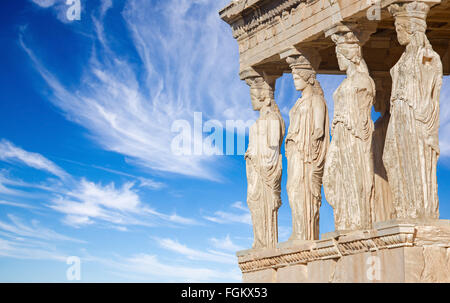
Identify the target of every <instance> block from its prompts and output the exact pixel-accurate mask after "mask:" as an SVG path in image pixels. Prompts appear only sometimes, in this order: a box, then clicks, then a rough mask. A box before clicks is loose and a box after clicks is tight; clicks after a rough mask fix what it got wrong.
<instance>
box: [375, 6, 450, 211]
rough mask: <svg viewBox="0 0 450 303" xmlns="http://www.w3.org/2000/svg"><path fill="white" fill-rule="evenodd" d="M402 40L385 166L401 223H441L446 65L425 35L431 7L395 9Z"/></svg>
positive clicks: (394, 73)
mask: <svg viewBox="0 0 450 303" xmlns="http://www.w3.org/2000/svg"><path fill="white" fill-rule="evenodd" d="M389 11H390V12H391V14H393V15H394V17H395V27H396V30H397V38H398V41H399V43H400V44H401V45H405V46H406V49H405V52H404V53H403V55H402V56H401V58H400V60H399V61H398V62H397V64H395V66H394V67H393V68H392V69H391V77H392V93H391V108H390V114H391V116H390V120H389V125H388V128H387V133H386V141H385V146H384V152H383V162H384V164H385V167H386V171H387V174H388V179H389V185H390V188H391V190H392V195H393V201H394V207H395V212H396V217H397V218H434V219H437V218H439V200H438V191H437V179H436V166H437V161H438V157H439V97H440V90H441V86H442V63H441V59H440V57H439V55H438V54H437V53H436V52H435V51H434V50H433V48H432V46H431V44H430V43H429V41H428V39H427V37H426V35H425V31H426V28H427V24H426V15H427V13H428V11H429V7H428V5H427V4H425V3H422V2H411V3H406V4H393V5H392V6H390V7H389Z"/></svg>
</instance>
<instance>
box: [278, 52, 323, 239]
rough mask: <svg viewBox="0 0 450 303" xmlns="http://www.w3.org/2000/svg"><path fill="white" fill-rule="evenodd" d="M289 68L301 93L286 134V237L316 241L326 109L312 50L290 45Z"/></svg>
mask: <svg viewBox="0 0 450 303" xmlns="http://www.w3.org/2000/svg"><path fill="white" fill-rule="evenodd" d="M284 58H286V62H287V63H288V64H289V66H290V68H291V70H292V76H293V79H294V84H295V88H296V89H297V90H299V91H301V92H302V97H301V98H300V99H298V100H297V102H296V103H295V105H294V106H293V107H292V109H291V110H290V112H289V130H288V134H287V136H286V144H285V149H286V158H287V160H288V180H287V192H288V197H289V204H290V206H291V210H292V235H291V237H290V238H289V240H318V239H319V212H320V205H321V201H322V195H321V188H322V176H323V168H324V164H325V156H326V153H327V148H328V145H329V141H330V138H329V122H328V110H327V105H326V102H325V98H324V94H323V91H322V88H321V86H320V83H319V81H318V80H317V79H316V70H317V69H318V67H319V63H320V55H319V53H318V52H317V51H316V50H315V49H296V48H291V49H290V50H288V51H287V52H284V53H282V54H281V59H284Z"/></svg>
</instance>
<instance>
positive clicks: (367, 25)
mask: <svg viewBox="0 0 450 303" xmlns="http://www.w3.org/2000/svg"><path fill="white" fill-rule="evenodd" d="M377 25H378V22H376V21H371V20H367V21H364V22H339V23H338V24H336V25H333V26H332V27H330V28H329V29H327V30H326V31H325V37H330V36H332V35H345V34H347V33H350V32H351V33H353V35H354V36H355V38H356V39H357V40H358V41H357V42H358V44H359V45H360V46H362V45H364V44H365V43H366V42H367V40H369V38H370V35H372V34H373V33H374V32H376V30H377Z"/></svg>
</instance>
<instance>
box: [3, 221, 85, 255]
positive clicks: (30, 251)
mask: <svg viewBox="0 0 450 303" xmlns="http://www.w3.org/2000/svg"><path fill="white" fill-rule="evenodd" d="M7 219H8V221H4V220H0V256H1V257H9V258H14V259H30V260H53V261H62V262H64V261H65V260H66V258H67V256H68V255H69V254H67V253H64V252H63V251H61V250H60V249H59V248H58V245H59V244H60V243H62V242H68V243H76V244H77V245H80V244H84V243H86V242H85V241H83V240H80V239H76V238H73V237H69V236H66V235H63V234H61V233H59V232H56V231H54V230H53V229H50V228H47V227H44V226H42V225H41V223H40V222H39V221H37V220H35V219H32V220H24V219H22V218H19V217H17V216H15V215H11V214H8V215H7Z"/></svg>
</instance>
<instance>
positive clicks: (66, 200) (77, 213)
mask: <svg viewBox="0 0 450 303" xmlns="http://www.w3.org/2000/svg"><path fill="white" fill-rule="evenodd" d="M0 151H3V153H2V154H0V160H4V161H8V162H12V163H15V162H20V163H23V164H25V165H27V166H30V167H34V168H37V169H40V170H44V171H48V172H51V173H53V174H54V175H57V176H60V177H61V179H51V178H50V179H47V180H45V181H43V182H41V183H30V182H25V181H22V180H20V179H17V178H13V177H11V176H9V175H8V172H7V171H5V170H0V195H4V196H9V197H18V198H21V199H22V200H24V199H25V200H24V201H26V203H23V201H22V202H21V203H18V202H17V201H14V202H12V201H5V200H3V201H2V200H0V205H1V204H3V205H10V206H16V207H22V208H34V207H32V206H31V201H36V200H38V201H39V204H40V205H43V206H47V207H49V208H50V209H52V210H54V211H57V212H60V213H62V214H64V215H65V217H64V220H63V221H64V223H66V224H68V225H71V226H74V227H81V226H85V225H90V224H94V223H105V224H108V226H110V227H111V226H112V227H113V228H115V229H118V230H122V231H125V230H127V229H126V227H125V226H126V225H141V226H154V225H159V224H165V225H168V226H171V225H196V224H198V222H197V221H196V220H194V219H192V218H186V217H183V216H180V215H179V214H176V213H169V214H165V213H162V212H159V211H157V210H155V209H153V208H151V207H150V206H149V205H148V204H147V203H144V202H142V201H141V197H140V195H139V191H138V189H136V186H135V185H136V183H135V182H126V183H124V184H122V186H116V184H115V183H114V182H112V183H109V184H107V185H102V184H98V183H94V182H91V181H88V180H87V179H85V178H81V179H78V178H75V177H73V176H71V175H69V174H68V173H67V172H65V171H64V170H62V169H61V168H60V167H59V166H57V165H56V164H54V163H53V162H51V161H49V160H47V159H46V158H45V157H44V156H42V155H41V154H38V153H33V152H29V151H25V150H23V149H21V148H18V147H16V146H15V145H14V144H13V143H11V142H8V141H5V140H2V141H0ZM113 173H116V174H117V173H120V172H117V171H113ZM120 174H122V175H125V176H128V177H131V178H135V179H138V180H139V181H138V182H139V186H138V187H139V188H142V187H150V188H152V189H155V188H160V187H161V186H163V185H162V184H161V183H158V182H156V181H153V180H151V179H146V178H141V177H135V176H132V175H128V174H126V173H120ZM30 189H33V190H38V192H35V191H33V192H30V191H29V190H30ZM43 202H44V203H43Z"/></svg>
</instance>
